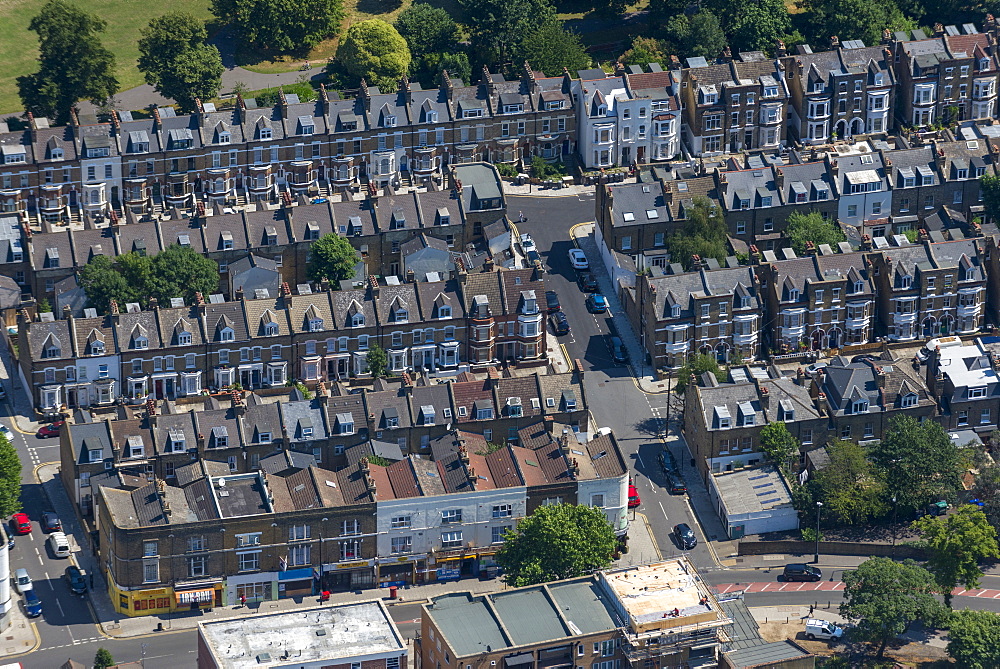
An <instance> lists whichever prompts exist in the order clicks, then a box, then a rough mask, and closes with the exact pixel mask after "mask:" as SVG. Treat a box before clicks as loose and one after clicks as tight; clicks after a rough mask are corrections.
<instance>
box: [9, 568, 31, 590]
mask: <svg viewBox="0 0 1000 669" xmlns="http://www.w3.org/2000/svg"><path fill="white" fill-rule="evenodd" d="M14 587H15V588H17V591H18V592H19V593H21V594H22V595H23V594H24V593H26V592H28V591H29V590H31V589H32V588H34V587H35V584H34V583H32V582H31V577H30V576H28V570H27V569H25V568H24V567H21V568H20V569H18V570H16V571H15V572H14Z"/></svg>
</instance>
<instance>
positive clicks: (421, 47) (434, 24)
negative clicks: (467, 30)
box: [393, 2, 459, 56]
mask: <svg viewBox="0 0 1000 669" xmlns="http://www.w3.org/2000/svg"><path fill="white" fill-rule="evenodd" d="M393 26H394V27H395V28H396V30H397V31H399V34H400V35H402V36H403V39H405V40H406V43H407V44H408V45H409V47H410V53H411V54H413V55H414V56H423V55H425V54H429V53H445V52H448V51H451V50H453V48H454V46H455V44H457V43H458V35H459V33H458V24H457V23H455V20H454V19H453V18H451V15H450V14H449V13H448V12H447V11H445V10H444V9H441V8H440V7H434V6H432V5H428V4H427V3H425V2H416V3H414V4H412V5H410V6H409V7H407V8H406V9H404V10H403V11H402V12H401V13H400V15H399V16H397V17H396V22H395V23H394V24H393Z"/></svg>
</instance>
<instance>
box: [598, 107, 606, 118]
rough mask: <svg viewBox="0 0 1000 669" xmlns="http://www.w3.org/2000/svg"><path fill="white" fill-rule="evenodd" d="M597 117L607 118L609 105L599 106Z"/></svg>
mask: <svg viewBox="0 0 1000 669" xmlns="http://www.w3.org/2000/svg"><path fill="white" fill-rule="evenodd" d="M597 115H598V116H607V115H608V106H607V105H598V107H597Z"/></svg>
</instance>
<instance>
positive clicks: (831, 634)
mask: <svg viewBox="0 0 1000 669" xmlns="http://www.w3.org/2000/svg"><path fill="white" fill-rule="evenodd" d="M842 636H844V629H843V628H842V627H837V626H836V625H834V624H833V623H831V622H827V621H826V620H819V619H818V618H811V619H809V620H807V621H806V638H807V639H831V640H836V639H839V638H840V637H842Z"/></svg>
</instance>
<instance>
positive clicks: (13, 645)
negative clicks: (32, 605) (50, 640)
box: [0, 588, 42, 658]
mask: <svg viewBox="0 0 1000 669" xmlns="http://www.w3.org/2000/svg"><path fill="white" fill-rule="evenodd" d="M10 598H11V605H12V606H11V610H10V627H8V628H7V629H5V630H3V631H2V632H0V634H2V635H3V642H2V643H0V657H3V658H9V657H11V656H17V655H24V654H26V653H31V652H33V651H35V650H36V649H37V648H38V646H39V645H41V643H42V640H41V639H40V638H39V636H38V630H36V629H35V623H33V622H31V620H30V619H29V618H28V617H27V616H25V615H24V607H23V606H22V602H23V601H24V600H23V598H22V597H21V595H19V594H17V592H15V591H14V589H13V588H11V592H10Z"/></svg>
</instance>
